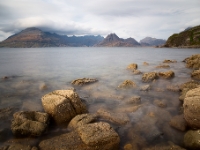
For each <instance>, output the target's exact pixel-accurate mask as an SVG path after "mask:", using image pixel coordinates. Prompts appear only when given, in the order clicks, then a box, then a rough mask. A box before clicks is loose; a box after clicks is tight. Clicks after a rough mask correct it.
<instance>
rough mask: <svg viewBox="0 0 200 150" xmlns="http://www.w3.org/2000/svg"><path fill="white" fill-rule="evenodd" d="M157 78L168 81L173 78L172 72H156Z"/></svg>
mask: <svg viewBox="0 0 200 150" xmlns="http://www.w3.org/2000/svg"><path fill="white" fill-rule="evenodd" d="M158 76H159V77H161V78H165V79H169V78H172V77H174V72H173V71H171V70H170V71H167V72H158Z"/></svg>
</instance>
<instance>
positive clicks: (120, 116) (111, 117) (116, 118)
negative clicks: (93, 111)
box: [97, 108, 129, 125]
mask: <svg viewBox="0 0 200 150" xmlns="http://www.w3.org/2000/svg"><path fill="white" fill-rule="evenodd" d="M97 114H98V116H99V117H101V118H103V119H105V120H108V121H111V122H113V123H116V124H120V125H123V124H126V123H128V122H129V117H128V116H127V114H126V113H116V112H110V111H108V110H106V109H103V108H100V109H99V110H98V111H97Z"/></svg>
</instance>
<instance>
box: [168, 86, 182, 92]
mask: <svg viewBox="0 0 200 150" xmlns="http://www.w3.org/2000/svg"><path fill="white" fill-rule="evenodd" d="M166 89H167V90H169V91H173V92H179V91H180V88H179V86H178V85H168V86H167V87H166Z"/></svg>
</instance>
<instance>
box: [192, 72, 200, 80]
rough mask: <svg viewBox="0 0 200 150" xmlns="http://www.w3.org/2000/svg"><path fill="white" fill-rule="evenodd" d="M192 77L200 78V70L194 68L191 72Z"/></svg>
mask: <svg viewBox="0 0 200 150" xmlns="http://www.w3.org/2000/svg"><path fill="white" fill-rule="evenodd" d="M191 77H192V78H194V79H197V80H200V70H194V71H193V72H192V74H191Z"/></svg>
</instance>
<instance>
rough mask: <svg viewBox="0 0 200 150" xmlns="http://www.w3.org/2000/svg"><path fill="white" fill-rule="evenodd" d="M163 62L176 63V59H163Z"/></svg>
mask: <svg viewBox="0 0 200 150" xmlns="http://www.w3.org/2000/svg"><path fill="white" fill-rule="evenodd" d="M163 63H177V61H176V60H169V59H165V60H164V61H163Z"/></svg>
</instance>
